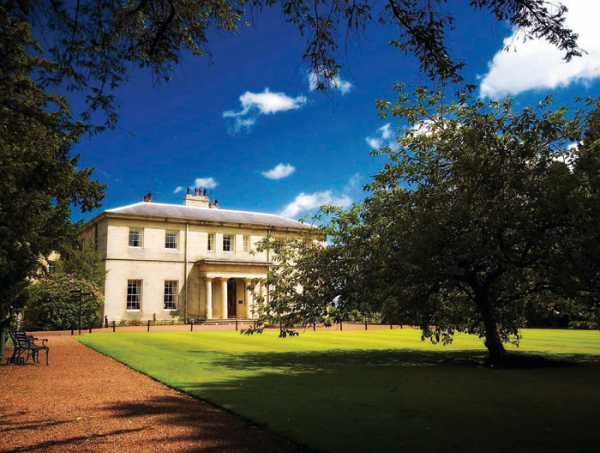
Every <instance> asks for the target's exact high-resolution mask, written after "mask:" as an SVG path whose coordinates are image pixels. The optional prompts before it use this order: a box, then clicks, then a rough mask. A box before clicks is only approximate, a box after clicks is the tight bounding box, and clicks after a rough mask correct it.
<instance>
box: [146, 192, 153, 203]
mask: <svg viewBox="0 0 600 453" xmlns="http://www.w3.org/2000/svg"><path fill="white" fill-rule="evenodd" d="M144 203H152V193H151V192H148V193H147V194H146V195H144Z"/></svg>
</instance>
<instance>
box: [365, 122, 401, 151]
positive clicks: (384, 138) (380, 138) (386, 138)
mask: <svg viewBox="0 0 600 453" xmlns="http://www.w3.org/2000/svg"><path fill="white" fill-rule="evenodd" d="M392 132H393V131H392V127H391V124H390V123H387V124H384V125H383V126H381V127H380V128H379V129H377V131H376V132H375V136H368V137H366V138H365V141H366V142H367V145H369V146H370V147H371V148H373V149H379V148H381V147H382V146H384V145H389V146H393V145H394V142H393V140H390V139H391V138H392Z"/></svg>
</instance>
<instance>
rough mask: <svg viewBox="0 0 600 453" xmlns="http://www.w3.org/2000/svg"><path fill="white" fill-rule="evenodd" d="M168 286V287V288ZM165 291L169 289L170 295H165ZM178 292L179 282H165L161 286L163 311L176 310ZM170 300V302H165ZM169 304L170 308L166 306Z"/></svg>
mask: <svg viewBox="0 0 600 453" xmlns="http://www.w3.org/2000/svg"><path fill="white" fill-rule="evenodd" d="M169 284H170V286H169ZM167 289H170V291H171V292H170V293H167ZM178 292H179V280H165V282H164V285H163V310H164V311H174V310H177V302H178V300H177V299H178ZM167 298H170V300H167ZM167 304H170V305H171V306H167Z"/></svg>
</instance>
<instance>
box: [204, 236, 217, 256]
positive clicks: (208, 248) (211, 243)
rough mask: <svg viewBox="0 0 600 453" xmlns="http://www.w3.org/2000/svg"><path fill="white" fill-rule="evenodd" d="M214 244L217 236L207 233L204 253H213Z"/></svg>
mask: <svg viewBox="0 0 600 453" xmlns="http://www.w3.org/2000/svg"><path fill="white" fill-rule="evenodd" d="M215 242H217V235H216V234H215V233H208V239H207V241H206V251H207V252H211V253H212V252H214V251H215Z"/></svg>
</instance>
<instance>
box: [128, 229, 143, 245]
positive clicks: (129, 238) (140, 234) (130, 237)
mask: <svg viewBox="0 0 600 453" xmlns="http://www.w3.org/2000/svg"><path fill="white" fill-rule="evenodd" d="M134 231H137V232H138V241H139V244H140V245H131V239H132V233H133V232H134ZM127 245H128V247H129V248H130V249H142V248H144V229H143V228H137V227H129V236H128V240H127Z"/></svg>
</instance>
